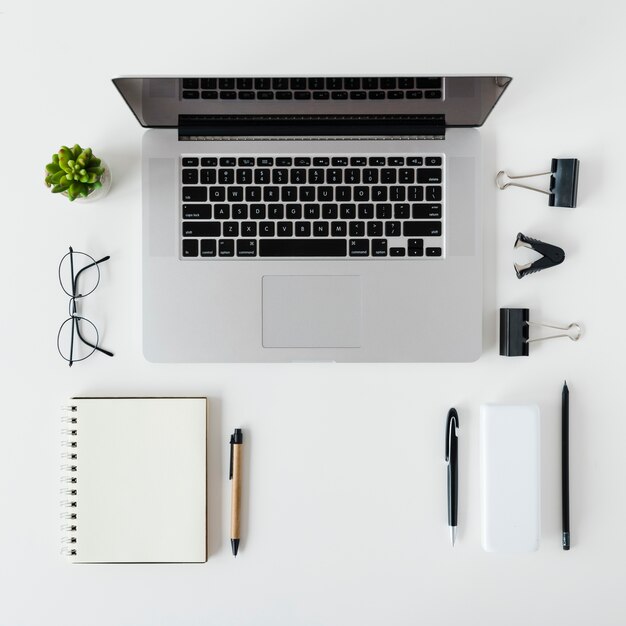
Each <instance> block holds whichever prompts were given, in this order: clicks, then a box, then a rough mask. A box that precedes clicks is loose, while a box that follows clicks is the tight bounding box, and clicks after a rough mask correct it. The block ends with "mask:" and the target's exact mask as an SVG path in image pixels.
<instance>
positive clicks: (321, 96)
mask: <svg viewBox="0 0 626 626" xmlns="http://www.w3.org/2000/svg"><path fill="white" fill-rule="evenodd" d="M329 98H330V93H329V92H328V91H314V92H313V100H328V99H329Z"/></svg>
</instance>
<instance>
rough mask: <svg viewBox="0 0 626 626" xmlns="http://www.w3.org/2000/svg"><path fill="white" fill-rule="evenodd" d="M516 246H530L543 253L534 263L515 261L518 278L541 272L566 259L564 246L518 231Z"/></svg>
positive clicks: (514, 265)
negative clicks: (545, 241)
mask: <svg viewBox="0 0 626 626" xmlns="http://www.w3.org/2000/svg"><path fill="white" fill-rule="evenodd" d="M514 247H515V248H530V249H531V250H534V251H535V252H539V254H541V255H543V256H542V257H541V258H540V259H537V260H536V261H534V262H533V263H514V264H513V267H515V273H516V274H517V277H518V278H524V276H526V275H528V274H533V273H534V272H540V271H541V270H545V269H548V268H549V267H554V266H555V265H560V264H561V263H563V261H564V260H565V252H564V250H563V248H559V247H558V246H554V245H552V244H551V243H544V242H543V241H540V240H539V239H533V238H532V237H526V235H524V234H523V233H517V239H516V240H515V246H514Z"/></svg>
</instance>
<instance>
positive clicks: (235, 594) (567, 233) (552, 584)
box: [0, 0, 626, 626]
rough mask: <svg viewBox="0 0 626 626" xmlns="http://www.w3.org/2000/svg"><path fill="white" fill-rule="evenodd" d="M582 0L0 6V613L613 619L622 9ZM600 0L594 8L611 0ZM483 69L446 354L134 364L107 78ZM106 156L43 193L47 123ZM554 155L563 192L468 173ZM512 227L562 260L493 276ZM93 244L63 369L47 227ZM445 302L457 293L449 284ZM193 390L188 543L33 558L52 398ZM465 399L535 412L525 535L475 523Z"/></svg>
mask: <svg viewBox="0 0 626 626" xmlns="http://www.w3.org/2000/svg"><path fill="white" fill-rule="evenodd" d="M612 4H613V3H610V2H605V1H604V0H600V1H598V2H593V3H588V2H584V3H583V2H581V1H580V0H575V1H574V2H568V1H566V0H559V1H558V2H550V3H547V2H539V1H537V0H530V1H529V2H526V3H523V4H520V5H515V6H514V5H512V4H506V3H502V2H495V1H491V0H477V1H475V2H452V1H449V0H446V1H441V2H430V3H423V2H409V1H408V0H405V1H404V2H401V1H396V0H387V1H386V2H380V3H370V2H358V1H356V0H350V1H349V2H348V1H344V2H338V1H336V0H333V1H330V0H318V1H317V2H298V1H294V0H292V1H291V2H283V1H276V0H266V1H265V2H254V1H253V0H246V1H240V2H216V1H215V0H209V1H208V2H189V1H187V0H178V1H177V2H171V3H158V2H156V3H155V2H147V1H145V0H143V1H142V2H129V1H124V2H122V1H120V0H110V1H109V2H103V3H97V4H96V3H70V4H67V3H64V4H63V3H62V4H59V3H54V2H44V1H43V0H40V1H38V2H34V1H32V0H5V1H4V2H2V3H0V53H1V56H0V58H1V59H2V77H3V81H4V82H3V85H4V86H3V88H2V114H1V115H0V129H1V135H0V137H1V142H0V172H2V176H1V181H2V182H1V184H0V197H1V203H0V208H1V210H2V214H3V216H2V219H3V223H2V228H1V229H0V242H1V244H0V250H1V253H0V254H1V268H2V270H1V272H2V283H1V284H2V293H3V298H2V307H1V308H0V346H1V357H0V358H1V364H2V375H1V379H0V380H1V390H2V402H3V409H2V412H1V415H2V434H1V435H0V496H1V501H2V505H1V507H2V512H1V513H0V545H1V549H0V589H1V591H0V625H1V626H22V625H29V626H30V625H38V624H47V625H49V626H53V625H57V624H58V625H61V624H63V625H81V626H82V625H85V624H89V625H90V626H96V625H101V624H103V625H104V624H106V625H107V626H111V625H133V626H139V625H155V624H159V625H161V624H162V625H168V626H169V625H177V626H178V625H199V624H215V625H216V626H217V625H219V626H227V625H230V624H232V625H235V624H236V625H238V626H240V625H254V626H260V625H266V624H267V625H269V626H278V625H285V626H294V625H324V626H326V625H335V624H342V625H345V624H355V625H356V624H358V625H359V626H365V625H369V624H371V625H380V624H393V625H404V624H424V625H427V626H435V625H439V624H446V625H447V624H456V623H459V624H465V625H467V626H470V625H481V626H485V625H494V626H499V625H501V624H508V625H509V626H516V625H527V624H541V625H543V624H569V625H571V626H573V625H578V624H581V625H583V624H584V625H588V624H601V625H603V626H607V625H612V624H616V625H617V624H624V623H625V621H626V598H625V596H624V568H623V560H624V557H625V556H626V542H625V541H624V536H623V532H622V530H621V527H622V525H623V523H624V518H625V517H626V498H625V497H624V495H625V494H624V492H625V488H624V480H623V467H622V465H623V464H622V458H621V456H622V453H623V449H624V440H625V439H626V419H625V418H624V415H623V414H622V413H623V410H624V409H623V407H622V404H621V401H622V399H623V394H622V391H623V387H624V376H625V372H624V367H623V365H622V363H623V355H624V351H625V349H626V341H625V339H624V334H623V324H622V320H623V311H624V306H625V304H626V298H625V296H624V283H625V279H624V272H623V268H624V256H623V249H624V244H623V241H624V233H625V230H626V212H625V208H624V201H623V198H624V193H625V191H624V187H625V185H626V182H625V177H624V172H625V171H626V158H625V157H624V138H625V137H626V135H625V133H624V121H623V120H624V116H625V114H626V98H625V93H626V91H625V89H626V82H625V81H624V80H623V71H622V70H623V68H622V65H623V59H624V58H625V56H624V53H625V51H626V44H625V43H624V41H625V40H624V38H623V17H624V13H623V12H621V10H620V9H616V8H612ZM615 5H616V6H618V3H615ZM187 73H188V74H190V75H194V74H211V73H216V74H225V75H228V74H234V75H236V74H244V75H245V74H253V75H254V74H286V75H300V74H305V75H306V74H309V75H324V74H332V73H334V74H344V75H351V74H362V73H365V74H373V75H376V74H378V73H415V74H420V73H433V74H437V73H442V74H445V73H502V74H509V75H511V76H513V77H514V81H513V83H512V84H511V86H510V88H509V90H508V91H507V93H506V94H505V95H504V97H503V98H502V100H501V102H500V103H499V105H498V106H497V107H496V109H495V110H494V112H493V114H492V116H491V117H490V118H489V119H488V120H487V123H486V125H485V126H484V127H483V129H482V135H483V139H484V144H485V173H484V181H485V189H486V192H485V207H484V208H485V278H486V292H485V351H484V355H483V357H482V358H481V359H480V360H479V361H478V362H476V363H473V364H469V365H465V364H464V365H427V364H416V365H376V364H372V365H331V364H320V365H290V364H284V365H155V364H150V363H148V362H146V361H145V360H144V359H143V357H142V354H141V346H140V334H141V332H140V331H141V328H140V290H141V284H140V249H139V243H140V155H139V147H140V139H141V134H142V130H141V128H140V127H139V125H138V124H137V122H136V121H135V119H134V118H133V116H132V115H131V113H130V111H129V110H128V109H127V107H126V105H125V104H124V103H123V101H122V100H121V98H120V96H119V95H118V93H117V92H116V90H115V89H114V87H113V85H112V84H111V82H110V79H111V78H112V77H114V76H117V75H122V74H187ZM68 142H69V143H74V142H79V143H81V144H83V145H90V146H93V147H94V149H97V152H98V153H100V154H101V155H102V156H103V157H105V159H106V160H107V161H108V163H109V164H110V166H111V168H112V170H113V176H114V183H113V184H114V186H113V188H112V190H111V192H110V194H109V195H108V197H106V199H104V200H102V201H101V202H97V203H95V204H89V205H80V204H73V205H70V204H69V203H68V202H66V201H65V199H63V198H61V197H57V196H52V195H50V194H48V192H47V190H46V189H45V188H44V187H43V183H42V181H41V179H42V170H43V166H44V165H45V163H46V162H47V159H49V157H50V154H51V153H52V152H53V151H54V150H55V149H56V148H58V146H59V145H61V144H62V143H68ZM555 156H563V157H565V156H574V157H578V158H579V159H580V160H581V176H580V193H579V207H578V208H576V209H574V210H563V209H554V208H548V207H547V201H546V197H545V196H541V195H537V194H532V193H530V192H525V191H522V190H507V191H506V192H500V191H497V190H496V189H495V187H494V184H493V179H494V175H495V173H496V171H497V170H498V169H500V168H510V169H511V170H513V171H514V172H527V171H529V172H532V171H537V170H540V169H542V168H545V167H546V166H549V164H550V159H551V158H552V157H555ZM519 231H522V232H524V233H526V234H528V235H531V236H536V237H539V238H540V239H543V240H544V241H548V242H551V243H557V244H558V245H561V246H562V247H563V248H564V249H565V251H566V253H567V259H566V261H565V263H564V264H563V265H561V266H559V267H558V268H555V269H551V270H548V271H545V272H542V273H540V274H537V275H534V276H531V277H529V278H526V279H524V280H521V281H519V280H517V278H516V277H515V274H514V272H513V268H512V264H513V256H514V255H513V241H514V239H515V236H516V234H517V233H518V232H519ZM69 244H72V245H73V246H75V247H76V248H77V249H81V250H85V251H91V253H92V254H94V255H98V254H110V255H111V261H110V263H109V264H108V265H109V267H108V268H107V269H106V270H105V271H103V281H102V284H101V287H100V288H99V289H98V292H96V294H94V296H92V299H91V301H90V302H89V306H90V308H91V310H92V311H95V312H96V313H95V314H94V315H93V316H92V317H95V318H97V320H98V321H99V322H100V325H101V327H102V328H103V331H104V341H105V342H106V345H107V346H109V347H111V348H112V349H114V351H115V358H114V359H108V358H105V357H99V356H95V357H93V358H91V359H90V360H89V361H87V362H85V363H82V364H78V365H77V366H75V367H73V368H72V369H69V368H68V367H67V366H66V365H65V364H64V362H63V361H62V360H61V359H60V358H59V356H58V354H57V352H56V346H55V337H56V332H57V327H58V325H59V323H60V321H62V319H63V317H64V315H65V313H66V307H67V298H66V297H65V296H64V295H63V294H62V292H61V290H60V289H59V286H58V283H57V278H56V267H57V262H58V259H59V258H60V257H61V256H62V254H63V253H64V251H65V250H66V248H67V246H68V245H69ZM460 306H462V303H460ZM502 306H524V307H530V309H531V312H532V317H533V319H536V320H546V321H556V322H559V321H563V322H570V321H580V322H582V323H583V324H584V326H585V331H586V334H585V336H584V337H583V339H582V340H581V341H580V342H579V343H578V344H574V343H572V342H569V341H567V340H564V339H561V340H558V341H554V342H548V343H545V344H537V345H535V346H533V349H532V352H531V356H530V357H529V358H521V359H506V358H503V357H500V356H498V350H497V328H496V320H497V309H498V308H499V307H502ZM564 378H567V381H568V383H569V385H570V390H571V424H572V425H571V518H572V543H573V548H572V550H571V551H570V552H569V553H564V552H563V551H562V550H561V547H560V525H561V503H560V393H561V385H562V382H563V379H564ZM81 394H84V395H89V394H102V395H107V394H110V395H160V394H161V395H206V396H208V397H209V398H210V401H211V418H210V433H211V437H212V440H211V442H210V450H209V452H210V468H209V471H210V493H209V507H210V512H209V523H210V533H209V534H210V558H209V560H208V562H207V563H206V564H203V565H93V566H90V565H69V564H68V563H66V562H65V561H64V559H63V558H62V557H61V556H60V554H59V517H58V514H59V508H58V500H59V483H58V478H59V439H60V435H59V430H60V425H59V420H58V410H57V407H58V406H59V405H60V404H62V403H63V402H64V400H65V398H66V397H68V396H71V395H81ZM482 402H519V403H526V402H529V403H531V402H532V403H537V404H539V406H540V408H541V412H542V432H541V434H542V507H543V509H542V527H543V533H542V543H541V547H540V549H539V551H538V552H536V553H533V554H529V555H524V556H514V557H512V556H508V557H507V556H498V555H493V554H487V553H485V552H483V551H482V549H481V546H480V500H479V453H478V452H479V451H478V413H479V405H480V404H481V403H482ZM451 405H454V406H456V407H457V408H458V410H459V413H460V419H461V426H462V435H461V437H462V438H461V443H460V463H461V465H460V521H459V524H460V527H459V540H458V543H457V546H456V547H455V548H454V549H451V547H450V543H449V536H448V528H447V526H446V475H445V467H444V463H443V458H442V455H443V442H444V438H443V430H444V419H445V415H446V412H447V410H448V408H449V407H450V406H451ZM236 426H242V427H243V428H244V429H246V434H247V452H246V455H247V456H246V462H247V464H248V468H249V476H248V480H247V483H246V488H247V494H246V497H245V499H244V503H245V507H244V525H243V537H244V538H243V541H242V546H241V552H240V555H239V556H238V557H237V558H236V559H234V558H233V557H232V556H231V554H230V546H229V541H228V527H229V526H228V520H229V512H230V508H229V507H230V492H229V484H228V480H227V478H228V473H227V471H228V448H227V441H228V436H229V434H230V432H232V429H233V428H234V427H236Z"/></svg>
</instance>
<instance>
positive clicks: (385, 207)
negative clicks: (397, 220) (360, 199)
mask: <svg viewBox="0 0 626 626" xmlns="http://www.w3.org/2000/svg"><path fill="white" fill-rule="evenodd" d="M376 219H378V220H390V219H391V205H390V204H377V205H376Z"/></svg>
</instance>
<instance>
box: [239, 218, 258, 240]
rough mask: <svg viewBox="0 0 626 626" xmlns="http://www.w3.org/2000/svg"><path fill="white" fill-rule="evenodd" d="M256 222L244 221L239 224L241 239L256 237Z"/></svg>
mask: <svg viewBox="0 0 626 626" xmlns="http://www.w3.org/2000/svg"><path fill="white" fill-rule="evenodd" d="M256 224H257V223H256V222H250V221H246V222H243V223H242V224H241V236H242V237H256Z"/></svg>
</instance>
